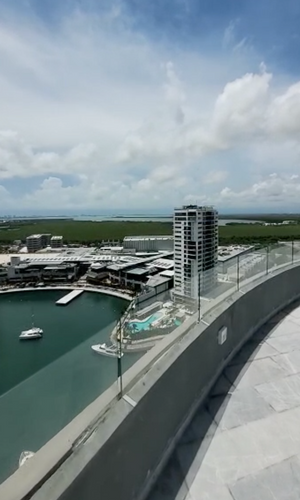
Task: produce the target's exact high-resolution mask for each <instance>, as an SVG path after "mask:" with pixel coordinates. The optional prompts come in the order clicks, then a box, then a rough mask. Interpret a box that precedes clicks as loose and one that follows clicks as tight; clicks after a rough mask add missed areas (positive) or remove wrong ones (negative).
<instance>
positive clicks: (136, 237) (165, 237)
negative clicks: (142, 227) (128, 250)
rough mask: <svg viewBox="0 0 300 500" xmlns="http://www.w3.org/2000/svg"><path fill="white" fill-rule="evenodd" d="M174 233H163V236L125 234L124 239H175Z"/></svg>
mask: <svg viewBox="0 0 300 500" xmlns="http://www.w3.org/2000/svg"><path fill="white" fill-rule="evenodd" d="M173 239H174V237H173V236H172V235H162V236H125V238H124V240H123V241H136V240H146V241H149V240H165V241H167V240H173Z"/></svg>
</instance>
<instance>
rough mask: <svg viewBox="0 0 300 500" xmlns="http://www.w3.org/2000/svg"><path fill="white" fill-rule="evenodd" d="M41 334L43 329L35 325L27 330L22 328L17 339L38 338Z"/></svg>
mask: <svg viewBox="0 0 300 500" xmlns="http://www.w3.org/2000/svg"><path fill="white" fill-rule="evenodd" d="M42 336H43V330H42V329H41V328H38V327H37V326H33V327H32V328H30V329H29V330H23V332H21V335H19V339H21V340H29V339H40V338H41V337H42Z"/></svg>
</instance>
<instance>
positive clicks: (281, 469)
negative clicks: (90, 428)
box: [148, 304, 300, 500]
mask: <svg viewBox="0 0 300 500" xmlns="http://www.w3.org/2000/svg"><path fill="white" fill-rule="evenodd" d="M299 498H300V306H299V304H298V305H294V306H291V307H290V308H288V309H286V310H285V311H284V312H282V313H280V314H278V315H277V316H276V317H274V318H273V319H272V320H271V321H270V322H269V323H268V324H266V325H265V326H264V327H263V328H262V329H261V330H260V331H258V332H257V333H256V334H255V335H254V337H253V338H252V339H251V341H249V342H248V343H247V344H246V345H245V346H244V348H243V349H242V350H241V351H240V353H238V354H237V356H236V357H235V358H234V359H233V360H232V362H231V363H230V365H229V366H228V367H227V368H226V370H225V372H224V373H223V374H222V376H221V377H220V379H219V381H218V382H217V384H216V385H215V387H214V389H213V390H212V392H211V394H210V397H209V398H208V400H207V401H206V404H205V406H204V407H202V408H201V409H199V410H198V412H197V414H196V415H195V417H194V419H193V421H192V422H191V424H190V425H189V427H188V428H187V430H186V431H185V433H184V435H183V436H182V438H181V440H180V442H179V443H178V445H177V447H176V449H175V450H174V452H173V454H172V456H171V458H170V461H169V463H168V464H167V466H166V468H165V469H164V471H163V472H162V474H161V476H160V477H159V479H158V481H157V484H156V485H155V487H154V489H153V491H152V492H151V494H150V495H149V497H148V500H250V499H251V500H253V499H257V500H299Z"/></svg>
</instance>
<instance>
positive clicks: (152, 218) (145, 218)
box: [0, 214, 261, 226]
mask: <svg viewBox="0 0 300 500" xmlns="http://www.w3.org/2000/svg"><path fill="white" fill-rule="evenodd" d="M0 219H1V216H0ZM6 219H13V220H26V219H30V220H41V219H42V220H47V219H48V220H55V219H56V220H63V219H66V220H76V221H92V222H109V221H114V222H172V221H173V217H172V215H165V214H164V215H156V214H155V215H151V214H147V215H69V216H67V215H61V216H49V215H48V216H47V215H45V216H42V215H41V216H36V215H32V216H13V217H9V216H4V217H3V220H6ZM233 222H236V223H238V224H241V223H242V224H254V223H257V222H261V221H258V220H247V219H219V226H226V224H229V223H233Z"/></svg>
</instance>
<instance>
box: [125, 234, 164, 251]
mask: <svg viewBox="0 0 300 500" xmlns="http://www.w3.org/2000/svg"><path fill="white" fill-rule="evenodd" d="M123 246H124V249H126V250H128V249H134V250H136V251H137V252H163V251H165V252H172V251H173V248H174V237H173V236H125V238H124V240H123Z"/></svg>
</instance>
